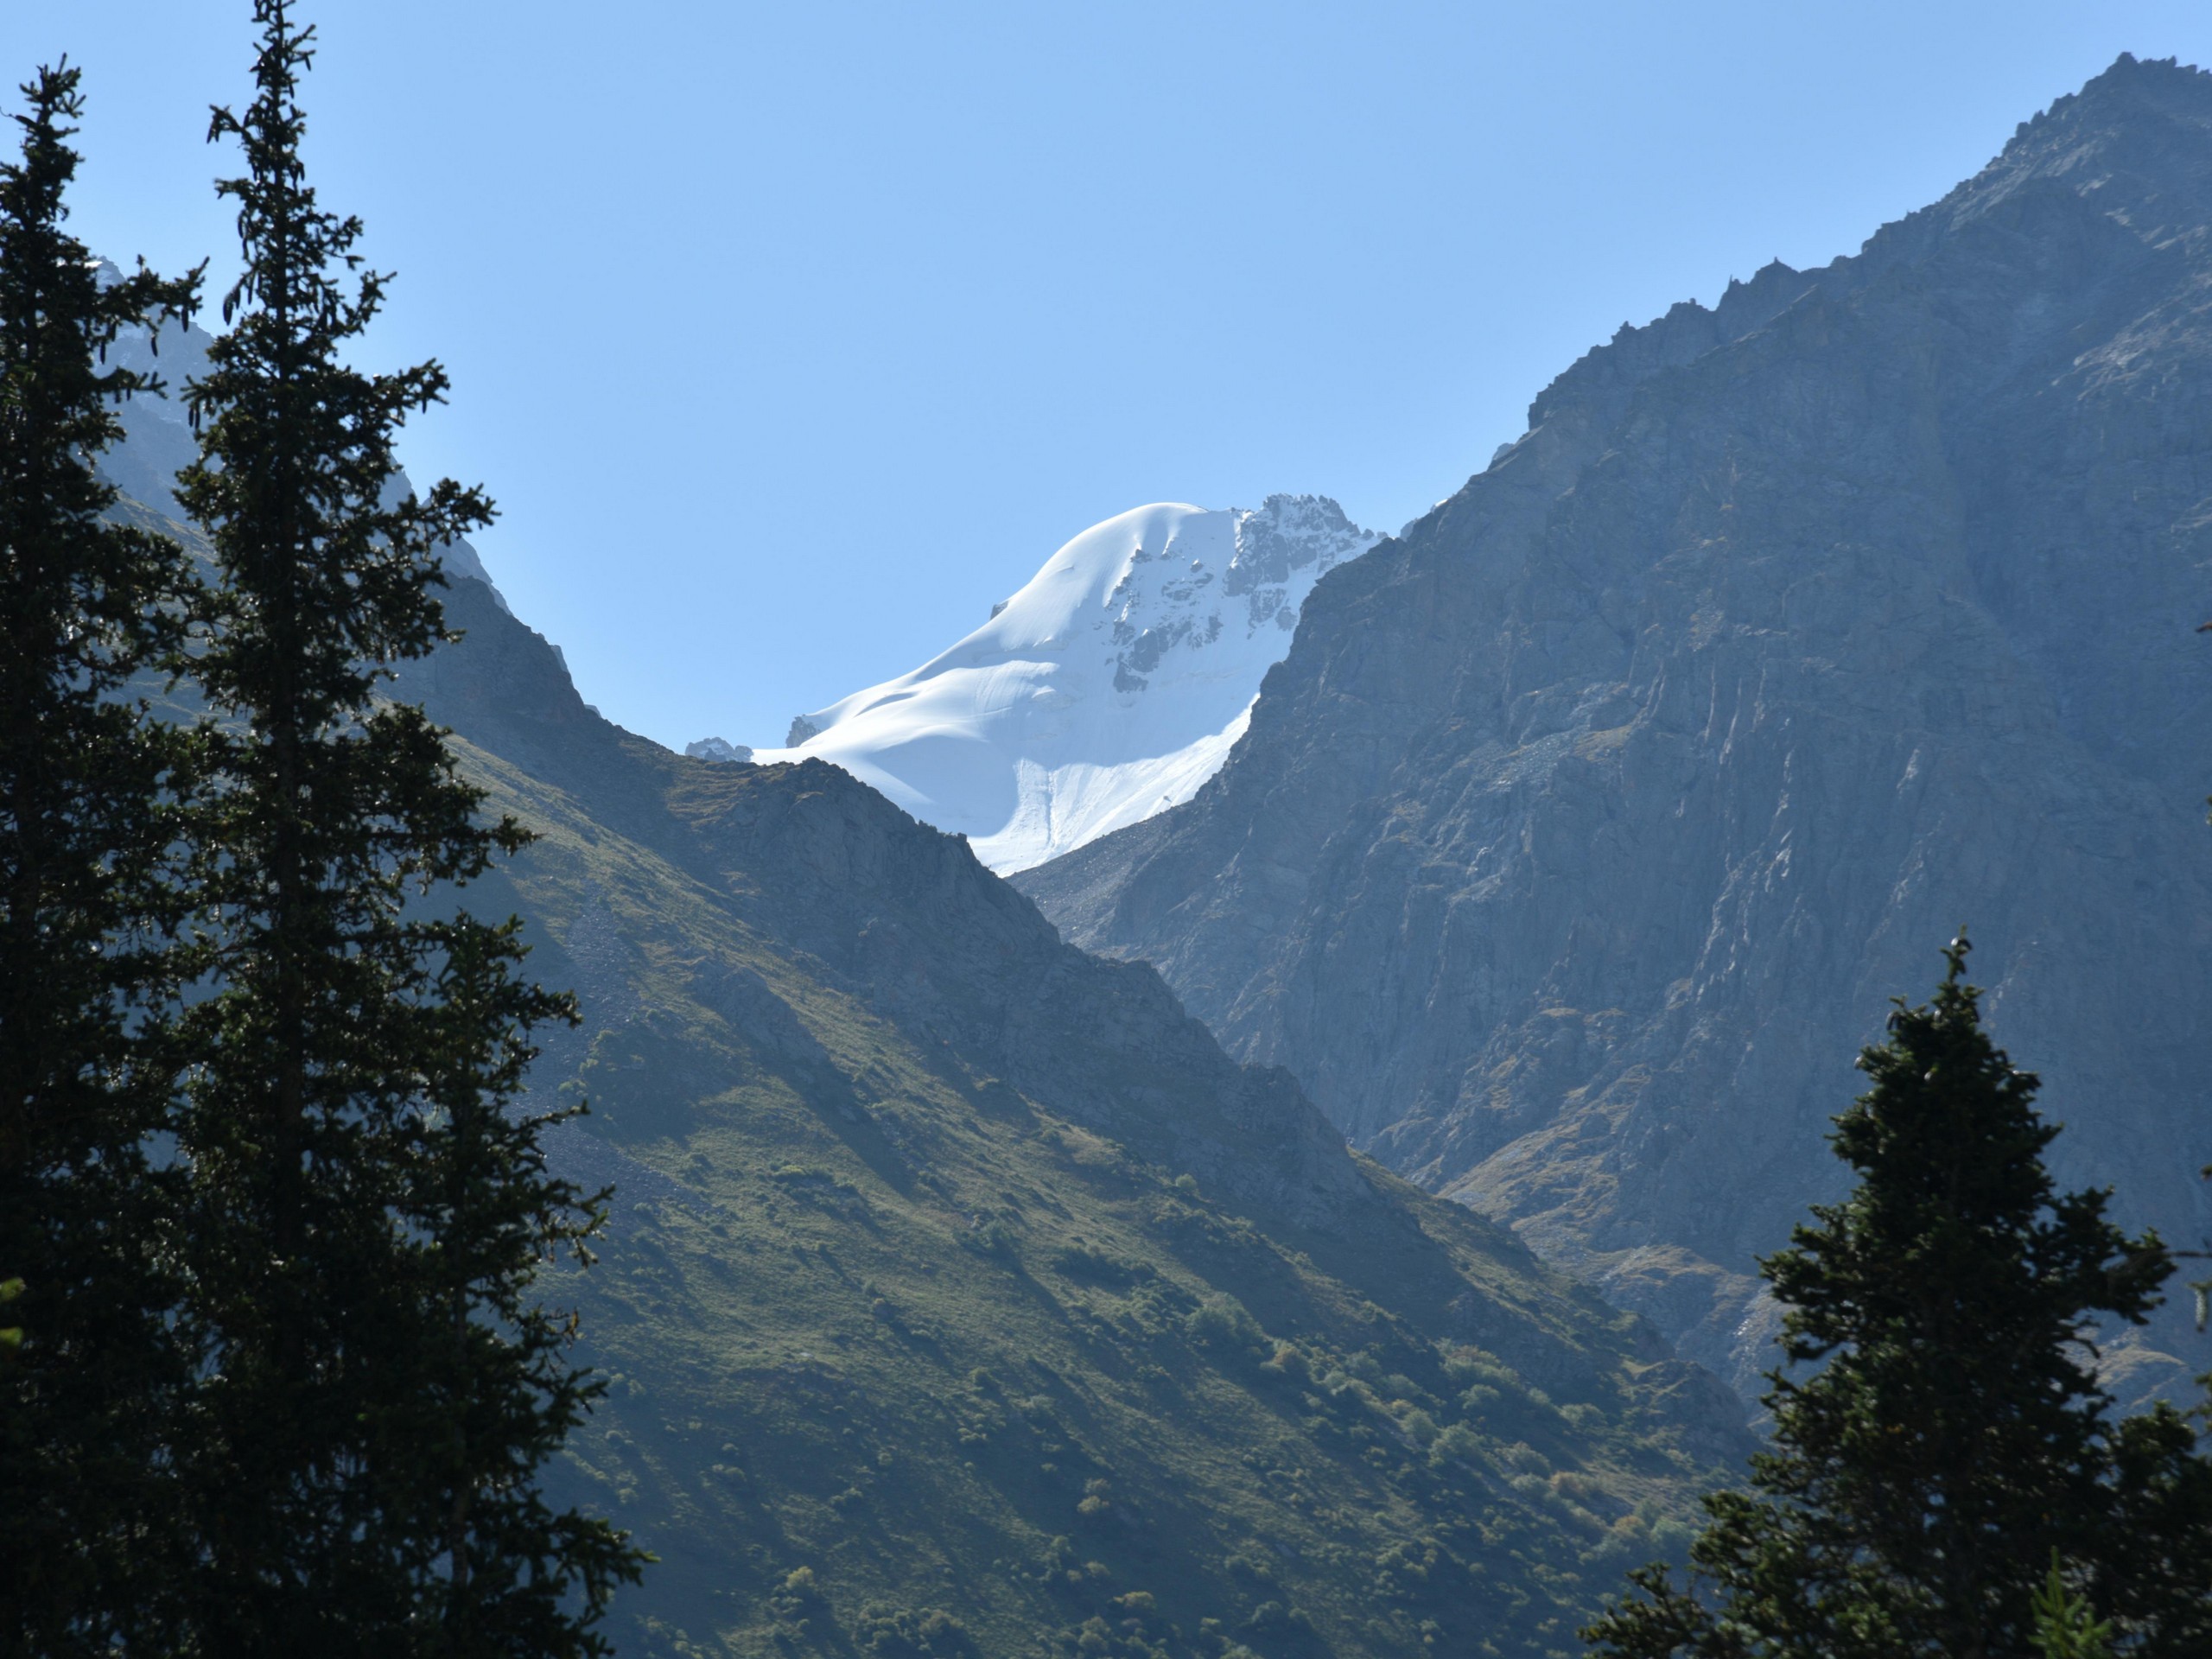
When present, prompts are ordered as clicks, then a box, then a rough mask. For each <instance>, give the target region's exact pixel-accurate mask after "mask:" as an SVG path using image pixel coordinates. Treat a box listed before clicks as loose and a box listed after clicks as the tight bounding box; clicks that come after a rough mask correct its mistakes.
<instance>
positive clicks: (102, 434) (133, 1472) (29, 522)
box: [0, 63, 197, 1654]
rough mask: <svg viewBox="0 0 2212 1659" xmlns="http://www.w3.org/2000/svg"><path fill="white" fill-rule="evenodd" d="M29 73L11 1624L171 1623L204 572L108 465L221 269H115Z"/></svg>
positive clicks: (9, 1160) (8, 1052) (163, 1636)
mask: <svg viewBox="0 0 2212 1659" xmlns="http://www.w3.org/2000/svg"><path fill="white" fill-rule="evenodd" d="M22 97H23V99H24V103H25V108H24V111H23V112H22V113H21V114H18V115H16V117H15V118H14V119H15V121H16V125H17V126H18V127H19V128H20V129H21V150H20V155H19V158H18V159H16V160H14V161H12V162H8V163H6V164H5V165H0V631H4V632H0V1279H4V1280H6V1281H9V1282H10V1284H11V1285H14V1286H16V1294H14V1295H13V1296H11V1297H10V1303H11V1306H10V1308H9V1310H8V1312H9V1318H8V1324H9V1325H10V1330H11V1331H12V1332H16V1339H15V1341H14V1342H13V1343H11V1344H10V1351H11V1352H10V1363H7V1364H6V1366H5V1367H4V1369H0V1649H5V1650H6V1651H9V1652H36V1653H41V1654H60V1653H70V1652H99V1653H105V1652H107V1651H109V1650H110V1647H111V1644H112V1643H128V1644H130V1646H131V1647H132V1648H133V1649H134V1650H148V1651H151V1650H159V1649H161V1648H162V1647H163V1646H164V1645H166V1643H167V1642H168V1637H169V1630H170V1628H171V1627H170V1626H169V1625H168V1624H167V1623H166V1619H167V1613H166V1612H165V1611H164V1609H165V1608H169V1607H171V1605H172V1604H171V1602H170V1600H169V1597H168V1592H169V1591H171V1590H173V1589H174V1587H175V1583H176V1580H177V1573H178V1570H179V1567H180V1557H179V1555H178V1553H177V1551H178V1548H179V1546H178V1541H177V1535H176V1532H175V1528H174V1526H173V1524H172V1523H173V1522H174V1521H175V1510H176V1506H175V1503H174V1502H173V1497H174V1492H173V1489H172V1487H171V1484H170V1482H169V1479H168V1473H169V1468H168V1460H167V1459H166V1457H165V1456H164V1449H165V1446H166V1438H167V1434H168V1427H169V1423H170V1421H172V1418H171V1414H173V1413H174V1411H175V1406H176V1403H177V1399H178V1390H179V1389H180V1388H181V1386H182V1384H183V1383H184V1381H185V1377H186V1375H187V1372H186V1366H185V1361H184V1356H183V1352H182V1351H181V1348H180V1346H179V1344H177V1343H176V1342H175V1339H174V1336H173V1333H172V1331H171V1327H170V1324H169V1317H168V1316H169V1315H170V1313H172V1312H173V1310H174V1307H175V1300H176V1297H177V1295H178V1294H179V1286H178V1284H177V1283H176V1281H175V1279H174V1277H173V1276H172V1275H171V1274H169V1272H168V1265H167V1264H168V1256H167V1255H166V1254H165V1252H164V1250H163V1248H162V1246H163V1241H164V1236H165V1226H166V1222H167V1219H168V1217H169V1216H170V1215H171V1214H173V1213H174V1211H173V1199H174V1198H175V1192H174V1182H173V1173H172V1172H168V1171H166V1170H164V1169H163V1168H162V1167H160V1164H159V1160H158V1159H157V1158H156V1156H155V1155H154V1153H155V1151H156V1147H157V1144H158V1143H157V1142H156V1136H157V1135H159V1134H160V1133H161V1132H162V1130H164V1129H165V1128H168V1122H169V1113H170V1108H171V1105H172V1102H173V1099H174V1090H173V1088H172V1078H173V1071H172V1070H171V1067H170V1065H169V1064H168V1059H167V1058H166V1057H165V1052H164V1049H163V1045H162V1040H161V1039H162V1027H163V1024H164V1020H163V1015H164V1013H165V1011H166V1009H167V1008H168V1001H169V997H170V994H171V991H172V988H173V982H174V973H175V957H174V951H173V950H172V944H173V936H172V932H171V930H172V929H173V928H174V926H175V923H176V921H177V918H178V916H179V914H180V911H181V904H182V896H181V892H180V890H179V887H178V885H177V882H176V880H175V876H176V870H175V859H174V857H173V849H174V847H175V841H176V835H177V822H178V821H177V808H178V799H177V784H178V776H179V768H180V766H181V765H182V763H183V762H184V760H186V758H187V755H188V750H189V747H190V738H189V735H188V734H186V733H183V732H181V731H179V730H177V729H175V728H170V727H165V726H162V725H161V724H159V723H157V722H156V721H153V720H152V719H150V718H149V715H148V711H147V709H146V706H145V703H144V702H143V699H142V698H139V697H137V696H134V695H132V692H133V689H134V688H133V683H134V681H139V680H140V679H141V677H144V676H149V675H155V674H158V673H159V672H160V671H162V670H163V669H164V668H165V667H166V666H168V665H169V664H171V663H172V662H173V660H174V658H175V654H176V652H177V650H178V647H179V645H180V643H181V639H182V629H183V624H184V618H185V607H184V602H183V601H184V600H185V598H186V595H187V594H188V590H189V588H190V587H191V582H190V577H189V573H188V566H187V563H186V560H185V557H184V555H183V554H182V553H181V551H180V550H179V549H178V547H177V545H176V543H174V542H172V541H170V540H168V539H167V538H165V537H160V536H156V535H152V534H149V533H148V532H146V531H143V530H139V529H132V528H126V527H124V526H123V525H121V524H114V523H111V522H109V521H108V519H107V518H105V517H104V516H103V515H105V514H106V513H107V512H109V510H110V509H111V507H112V506H113V505H114V504H115V500H116V494H115V492H114V491H113V490H112V489H111V488H109V487H108V486H106V485H105V484H104V483H102V482H101V481H100V480H99V477H98V476H97V475H96V474H95V473H94V471H93V467H94V464H95V462H96V461H97V458H98V457H99V454H100V452H101V450H102V449H104V448H106V447H107V446H108V445H109V444H111V443H112V442H115V441H116V440H117V439H118V438H119V437H120V436H121V428H120V426H119V425H118V423H117V420H116V417H115V414H114V410H113V404H114V403H115V402H117V401H118V400H120V399H122V398H124V397H130V396H131V395H132V394H134V393H137V392H143V391H157V390H159V384H158V382H156V381H155V380H153V379H152V378H150V377H148V376H145V375H143V374H139V373H136V372H131V371H130V370H126V369H122V368H106V367H105V366H104V363H103V359H104V358H105V353H106V350H107V347H108V346H110V345H111V344H112V343H113V342H114V340H115V339H116V337H117V335H118V334H120V333H122V332H123V331H124V330H125V329H129V328H137V327H149V326H157V325H158V324H159V323H161V322H162V321H165V320H166V319H167V318H168V316H169V315H171V314H172V313H181V312H182V311H184V310H185V309H186V308H188V307H189V305H190V303H191V300H192V297H193V294H194V287H195V283H196V280H197V277H196V274H195V276H194V277H188V278H186V279H184V280H181V281H175V282H169V281H164V280H162V279H161V278H160V277H156V276H154V275H153V274H151V273H150V272H149V271H147V270H144V269H143V267H142V268H141V269H140V270H138V271H137V274H135V275H132V276H128V277H123V278H122V279H121V280H119V281H114V282H111V283H106V284H103V283H102V282H101V280H100V279H99V275H98V274H97V267H96V264H95V262H94V261H93V259H92V257H91V256H90V254H89V253H88V252H87V251H86V249H85V247H84V246H83V245H82V244H80V243H79V242H78V241H77V240H76V239H75V238H73V237H72V236H71V235H70V234H69V233H68V232H67V230H66V229H65V228H64V221H65V219H66V216H67V207H66V205H65V202H64V196H65V194H66V192H67V188H68V186H69V184H70V181H71V180H72V179H73V177H74V176H75V174H76V169H77V162H78V156H77V154H76V152H75V150H74V149H73V148H72V146H71V143H70V140H71V138H72V137H73V135H74V133H75V131H76V128H75V126H74V125H73V123H74V122H75V121H76V120H77V119H78V118H79V117H80V115H81V113H82V109H83V100H82V97H81V95H80V93H79V86H78V71H77V70H75V69H73V68H72V67H69V66H68V65H67V64H66V63H65V64H63V65H62V66H61V67H59V68H53V69H41V71H40V72H39V73H38V75H37V78H36V79H34V80H32V81H31V82H29V84H28V85H26V86H23V87H22Z"/></svg>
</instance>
